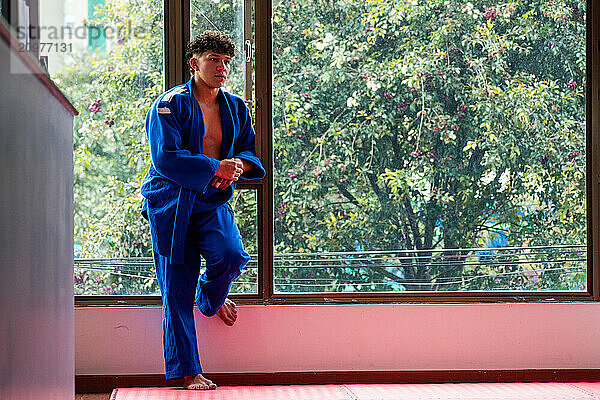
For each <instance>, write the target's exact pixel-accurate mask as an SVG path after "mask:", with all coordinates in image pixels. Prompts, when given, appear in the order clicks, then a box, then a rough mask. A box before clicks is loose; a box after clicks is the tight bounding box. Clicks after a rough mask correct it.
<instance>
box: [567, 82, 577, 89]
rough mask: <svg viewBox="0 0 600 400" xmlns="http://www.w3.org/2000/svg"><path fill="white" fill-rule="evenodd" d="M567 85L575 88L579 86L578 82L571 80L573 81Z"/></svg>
mask: <svg viewBox="0 0 600 400" xmlns="http://www.w3.org/2000/svg"><path fill="white" fill-rule="evenodd" d="M567 86H568V87H570V88H571V89H575V88H576V87H577V82H575V81H571V82H569V83H567Z"/></svg>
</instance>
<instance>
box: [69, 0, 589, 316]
mask: <svg viewBox="0 0 600 400" xmlns="http://www.w3.org/2000/svg"><path fill="white" fill-rule="evenodd" d="M252 3H253V5H254V7H255V9H254V13H255V21H254V27H255V32H254V37H255V41H254V49H253V50H254V51H253V53H254V59H253V60H254V63H255V76H256V77H259V76H260V77H264V79H255V99H253V100H254V103H252V102H251V100H252V99H247V100H250V104H254V108H255V115H256V118H255V131H256V151H257V155H258V157H259V158H260V159H261V161H262V163H263V166H264V167H265V170H266V171H267V176H266V177H265V178H263V179H261V180H257V181H252V182H243V181H242V182H240V183H239V185H238V188H240V189H255V190H256V192H257V221H258V224H259V225H258V227H257V232H258V291H257V293H256V294H233V295H231V298H232V299H234V301H236V302H237V303H238V304H248V305H249V304H365V303H522V302H548V303H559V302H589V301H594V302H595V301H600V218H599V214H600V4H595V2H594V1H592V0H587V4H586V16H587V17H586V20H587V26H586V54H587V58H586V74H587V77H586V157H587V159H586V185H587V187H586V197H587V241H588V242H587V291H586V292H566V291H543V292H527V291H517V290H514V291H493V292H490V291H469V292H456V291H454V292H427V291H423V292H400V293H382V292H380V293H377V292H373V293H306V294H299V293H289V294H287V293H274V286H273V246H272V243H273V217H274V207H273V190H274V182H273V173H272V171H273V156H272V155H273V145H272V134H273V129H272V122H271V121H272V104H273V102H272V78H273V71H272V67H273V63H272V25H271V21H272V1H271V0H255V1H254V2H252V1H251V0H245V1H244V4H245V5H246V9H247V5H250V4H252ZM250 17H251V16H250V13H249V12H245V16H244V18H245V24H244V30H245V34H244V42H245V41H246V39H248V38H250V37H251V35H249V34H248V30H249V29H250V27H251V21H250V20H249V18H250ZM189 19H190V1H189V0H164V21H165V22H164V23H165V29H164V32H165V36H164V42H163V43H165V51H164V55H165V59H164V68H165V80H164V82H165V88H169V87H173V86H175V85H177V84H180V83H181V82H185V81H187V79H188V78H187V77H188V73H189V72H188V68H187V66H186V65H185V62H184V55H185V45H186V43H188V42H189V40H190V24H189ZM168 43H171V44H172V45H171V46H167V45H166V44H168ZM243 51H245V49H242V54H243ZM247 76H248V75H247ZM247 87H248V86H247ZM161 304H162V301H161V297H160V296H148V295H138V296H127V295H112V296H103V295H99V296H96V295H77V296H75V306H110V305H113V306H123V305H131V306H156V305H161Z"/></svg>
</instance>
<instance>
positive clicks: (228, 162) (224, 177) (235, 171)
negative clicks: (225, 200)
mask: <svg viewBox="0 0 600 400" xmlns="http://www.w3.org/2000/svg"><path fill="white" fill-rule="evenodd" d="M243 173H244V163H243V162H242V160H240V159H239V158H227V159H225V160H221V161H220V165H219V169H217V172H216V173H215V177H214V178H213V180H212V181H211V183H210V185H211V186H214V187H216V188H217V189H221V190H224V189H227V188H228V187H229V186H231V184H232V183H233V182H234V181H237V180H238V179H239V177H240V175H242V174H243Z"/></svg>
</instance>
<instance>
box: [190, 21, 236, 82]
mask: <svg viewBox="0 0 600 400" xmlns="http://www.w3.org/2000/svg"><path fill="white" fill-rule="evenodd" d="M205 51H214V52H215V53H219V54H226V55H228V56H229V57H233V56H235V53H236V49H235V43H234V41H233V39H231V36H229V35H227V34H226V33H223V32H219V31H204V32H202V33H201V34H199V35H198V36H196V37H195V38H194V39H193V40H192V41H191V42H190V43H189V44H188V46H187V49H186V52H185V62H186V65H189V63H190V59H191V58H192V57H194V54H202V53H204V52H205ZM190 73H191V74H192V75H193V74H194V70H193V69H192V68H190Z"/></svg>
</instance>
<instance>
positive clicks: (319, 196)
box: [273, 0, 587, 292]
mask: <svg viewBox="0 0 600 400" xmlns="http://www.w3.org/2000/svg"><path fill="white" fill-rule="evenodd" d="M585 9H586V5H585V2H584V1H581V0H577V1H568V2H567V1H554V0H552V1H545V0H520V1H517V2H508V3H502V4H495V5H493V4H491V3H489V2H482V1H465V0H462V1H454V2H451V1H441V0H438V1H422V0H408V1H392V0H367V1H357V0H343V1H337V2H312V1H305V0H293V1H282V0H275V1H274V2H273V63H274V64H273V72H274V77H273V85H274V86H273V100H274V106H273V128H274V138H273V144H274V163H275V164H274V165H275V171H274V179H275V190H274V196H275V204H274V206H275V216H274V218H275V221H274V224H275V227H274V230H275V232H274V234H275V241H274V244H273V245H274V252H275V260H274V261H275V271H274V276H275V289H276V291H277V292H342V291H345V292H373V291H377V292H380V291H383V292H403V291H473V290H485V291H503V290H524V291H545V290H561V291H563V290H564V291H584V290H586V271H587V270H586V264H587V263H586V245H587V241H586V234H587V233H586V223H587V217H586V185H585V177H586V148H585V143H586V142H585V123H586V114H585V85H586V71H585V65H586V37H585V29H586V22H585V21H586V16H585Z"/></svg>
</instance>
